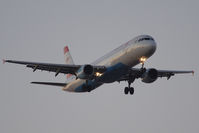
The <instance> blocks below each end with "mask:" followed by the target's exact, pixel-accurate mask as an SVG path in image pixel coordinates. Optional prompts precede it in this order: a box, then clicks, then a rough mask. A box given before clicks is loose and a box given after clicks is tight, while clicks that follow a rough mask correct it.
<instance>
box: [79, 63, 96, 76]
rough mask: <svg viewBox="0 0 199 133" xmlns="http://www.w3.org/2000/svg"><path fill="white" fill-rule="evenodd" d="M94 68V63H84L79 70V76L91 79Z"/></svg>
mask: <svg viewBox="0 0 199 133" xmlns="http://www.w3.org/2000/svg"><path fill="white" fill-rule="evenodd" d="M93 73H94V68H93V66H92V65H89V64H87V65H84V66H82V67H80V69H79V70H78V72H77V78H80V79H91V78H92V77H93Z"/></svg>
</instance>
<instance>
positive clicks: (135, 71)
mask: <svg viewBox="0 0 199 133" xmlns="http://www.w3.org/2000/svg"><path fill="white" fill-rule="evenodd" d="M145 71H146V69H140V68H131V69H130V70H129V73H128V74H126V75H124V76H122V77H121V78H120V79H119V80H118V81H119V82H120V81H128V80H130V78H131V77H133V78H137V79H138V78H142V75H143V74H144V72H145ZM186 73H192V74H194V71H179V70H157V77H160V78H162V77H166V78H167V79H170V77H171V76H174V75H175V74H186Z"/></svg>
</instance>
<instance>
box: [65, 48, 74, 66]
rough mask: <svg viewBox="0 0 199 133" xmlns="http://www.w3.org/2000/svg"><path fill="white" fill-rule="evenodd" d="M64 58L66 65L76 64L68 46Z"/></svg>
mask: <svg viewBox="0 0 199 133" xmlns="http://www.w3.org/2000/svg"><path fill="white" fill-rule="evenodd" d="M64 58H65V63H66V64H74V62H73V59H72V56H71V54H70V52H69V48H68V46H65V47H64Z"/></svg>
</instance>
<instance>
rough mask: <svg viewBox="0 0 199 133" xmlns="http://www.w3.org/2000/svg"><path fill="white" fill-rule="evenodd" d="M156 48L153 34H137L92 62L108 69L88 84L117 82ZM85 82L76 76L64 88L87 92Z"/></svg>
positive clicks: (95, 86)
mask: <svg viewBox="0 0 199 133" xmlns="http://www.w3.org/2000/svg"><path fill="white" fill-rule="evenodd" d="M155 50H156V42H155V40H154V39H153V38H152V37H151V36H149V35H141V36H137V37H135V38H134V39H132V40H130V41H128V42H126V43H125V44H122V45H121V46H119V47H118V48H116V49H114V50H113V51H111V52H110V53H108V54H106V55H104V56H102V57H101V58H99V59H97V60H96V61H94V62H93V63H91V65H100V66H106V68H107V70H106V72H104V73H102V74H101V75H100V76H99V77H97V78H95V79H93V80H89V81H88V83H87V84H89V85H90V86H92V90H93V89H95V88H97V87H99V86H100V85H102V84H103V83H112V82H115V81H117V80H118V79H119V78H120V77H121V76H123V75H125V74H127V73H128V70H129V68H132V67H134V66H135V65H137V64H139V63H140V59H141V58H149V57H150V56H152V55H153V53H154V52H155ZM72 78H74V77H72ZM85 83H86V80H82V79H75V78H74V79H73V81H71V82H70V83H68V84H67V86H66V87H64V88H63V90H65V91H71V92H85V90H84V89H83V85H84V84H85Z"/></svg>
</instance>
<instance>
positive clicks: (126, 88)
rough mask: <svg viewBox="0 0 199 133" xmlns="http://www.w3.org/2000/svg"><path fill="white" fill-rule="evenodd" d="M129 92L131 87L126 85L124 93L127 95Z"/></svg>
mask: <svg viewBox="0 0 199 133" xmlns="http://www.w3.org/2000/svg"><path fill="white" fill-rule="evenodd" d="M128 93H129V88H128V87H125V88H124V94H126V95H127V94H128Z"/></svg>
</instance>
